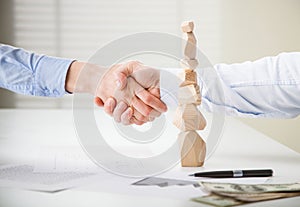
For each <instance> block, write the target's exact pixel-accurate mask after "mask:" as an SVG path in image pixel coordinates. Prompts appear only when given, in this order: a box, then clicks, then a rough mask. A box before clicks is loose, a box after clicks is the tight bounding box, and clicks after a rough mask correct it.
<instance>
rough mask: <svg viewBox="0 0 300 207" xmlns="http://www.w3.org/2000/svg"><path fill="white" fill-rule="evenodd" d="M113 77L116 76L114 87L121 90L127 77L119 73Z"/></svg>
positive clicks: (125, 83)
mask: <svg viewBox="0 0 300 207" xmlns="http://www.w3.org/2000/svg"><path fill="white" fill-rule="evenodd" d="M115 76H116V85H117V87H118V89H120V90H122V89H123V88H125V87H126V85H127V76H126V75H125V74H124V73H122V72H120V71H116V72H115Z"/></svg>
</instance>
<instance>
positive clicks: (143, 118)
mask: <svg viewBox="0 0 300 207" xmlns="http://www.w3.org/2000/svg"><path fill="white" fill-rule="evenodd" d="M133 114H134V115H133V116H134V118H135V119H137V120H138V121H141V122H147V121H148V120H149V118H148V117H146V116H144V115H142V114H141V113H140V112H139V111H138V110H134V112H133Z"/></svg>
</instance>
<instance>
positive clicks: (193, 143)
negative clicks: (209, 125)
mask: <svg viewBox="0 0 300 207" xmlns="http://www.w3.org/2000/svg"><path fill="white" fill-rule="evenodd" d="M178 139H179V142H180V143H182V144H181V166H182V167H201V166H203V164H204V161H205V156H206V143H205V142H204V141H203V139H202V138H201V136H200V135H199V134H198V133H197V132H196V131H188V132H181V133H180V134H179V135H178Z"/></svg>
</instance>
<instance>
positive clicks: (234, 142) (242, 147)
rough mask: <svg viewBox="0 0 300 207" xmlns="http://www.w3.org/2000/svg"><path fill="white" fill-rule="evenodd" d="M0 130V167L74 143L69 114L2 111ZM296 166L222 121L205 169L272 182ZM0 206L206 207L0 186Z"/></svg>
mask: <svg viewBox="0 0 300 207" xmlns="http://www.w3.org/2000/svg"><path fill="white" fill-rule="evenodd" d="M0 132H1V133H0V163H1V164H9V163H15V162H22V161H24V159H25V157H26V159H30V156H28V155H30V152H31V151H32V149H36V148H38V147H40V146H60V145H62V146H66V145H70V143H74V144H75V143H77V137H76V134H75V131H74V125H73V117H72V111H71V110H0ZM25 155H26V156H25ZM299 164H300V155H299V154H298V153H296V152H294V151H293V150H291V149H289V148H287V147H285V146H283V145H281V144H280V143H278V142H276V141H274V140H272V139H270V138H268V137H267V136H265V135H263V134H261V133H259V132H257V131H255V130H253V129H251V128H250V127H248V126H246V125H244V124H242V123H241V122H239V121H237V120H235V119H233V118H226V125H225V128H224V131H223V136H222V140H221V143H220V145H219V147H218V149H217V150H216V152H215V153H214V154H213V156H212V157H211V158H210V159H209V160H208V161H207V162H206V164H205V167H204V169H206V170H209V169H222V168H223V169H224V168H227V169H243V168H272V169H273V170H274V171H275V176H274V178H273V179H274V180H275V181H282V182H296V181H298V182H299V181H300V165H299ZM194 171H195V170H194ZM299 203H300V197H296V198H289V199H280V200H274V201H267V202H260V203H254V204H249V205H244V206H299ZM0 206H6V207H7V206H24V207H26V206H28V207H29V206H30V207H34V206H43V207H47V206H74V207H75V206H130V207H132V206H172V207H175V206H206V205H204V204H200V203H196V202H192V201H189V200H180V199H177V200H174V199H173V200H172V199H168V198H163V197H146V196H137V195H136V196H134V195H125V194H120V193H112V192H105V191H101V192H98V191H95V190H94V188H93V186H90V187H89V186H87V187H83V188H77V189H71V190H67V191H62V192H59V193H54V194H48V193H42V192H34V191H26V190H18V189H8V188H0Z"/></svg>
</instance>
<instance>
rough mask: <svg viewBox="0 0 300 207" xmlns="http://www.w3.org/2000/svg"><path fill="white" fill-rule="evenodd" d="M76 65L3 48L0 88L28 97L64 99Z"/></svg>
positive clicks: (66, 60) (7, 47) (1, 50)
mask: <svg viewBox="0 0 300 207" xmlns="http://www.w3.org/2000/svg"><path fill="white" fill-rule="evenodd" d="M73 61H74V60H71V59H64V58H57V57H50V56H46V55H40V54H35V53H32V52H29V51H26V50H24V49H20V48H15V47H12V46H8V45H0V87H1V88H6V89H8V90H11V91H14V92H16V93H20V94H25V95H33V96H47V97H59V96H63V95H64V94H66V91H65V81H66V75H67V71H68V69H69V67H70V64H71V63H72V62H73Z"/></svg>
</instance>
